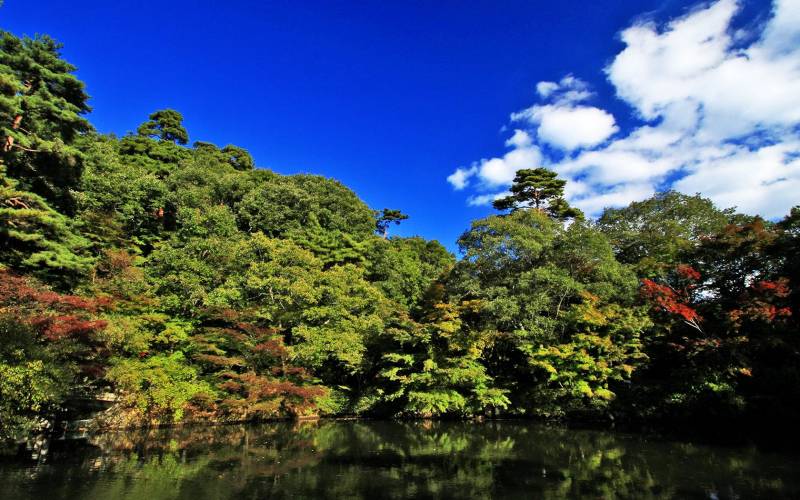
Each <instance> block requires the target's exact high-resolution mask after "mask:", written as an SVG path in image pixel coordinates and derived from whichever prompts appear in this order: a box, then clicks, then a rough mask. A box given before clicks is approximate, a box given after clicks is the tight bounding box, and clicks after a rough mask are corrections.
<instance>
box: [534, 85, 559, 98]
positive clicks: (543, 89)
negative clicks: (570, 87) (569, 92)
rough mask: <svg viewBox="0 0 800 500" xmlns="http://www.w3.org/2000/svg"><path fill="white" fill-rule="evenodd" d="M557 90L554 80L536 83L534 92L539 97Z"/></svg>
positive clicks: (546, 95)
mask: <svg viewBox="0 0 800 500" xmlns="http://www.w3.org/2000/svg"><path fill="white" fill-rule="evenodd" d="M556 90H558V84H557V83H556V82H539V83H537V84H536V93H537V94H539V97H545V98H546V97H548V96H549V95H550V94H552V93H553V92H555V91H556Z"/></svg>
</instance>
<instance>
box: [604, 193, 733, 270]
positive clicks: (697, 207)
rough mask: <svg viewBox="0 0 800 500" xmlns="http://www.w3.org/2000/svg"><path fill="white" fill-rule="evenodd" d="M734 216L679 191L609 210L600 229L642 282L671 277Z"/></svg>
mask: <svg viewBox="0 0 800 500" xmlns="http://www.w3.org/2000/svg"><path fill="white" fill-rule="evenodd" d="M732 216H733V210H732V209H727V210H719V209H717V208H716V207H715V206H714V204H713V203H712V202H711V200H709V199H707V198H703V197H701V196H700V195H694V196H689V195H685V194H682V193H678V192H675V191H666V192H663V193H658V194H656V195H654V196H653V197H652V198H649V199H647V200H643V201H635V202H633V203H631V204H630V205H628V206H627V207H624V208H609V209H606V210H605V211H604V212H603V214H602V215H601V216H600V218H599V219H598V220H597V227H598V229H600V230H601V231H602V232H603V233H604V234H606V235H607V236H608V237H609V239H610V240H611V244H612V245H613V246H614V253H615V254H616V255H617V258H618V259H619V260H620V261H621V262H623V263H625V264H632V265H633V266H634V267H635V268H636V270H637V272H638V273H639V274H640V275H641V276H644V277H649V278H655V277H658V276H660V275H662V274H663V273H666V272H669V270H670V269H672V268H673V267H674V266H675V265H677V264H679V263H680V262H681V260H682V258H683V256H684V255H685V254H686V253H687V252H690V251H691V250H692V249H693V248H695V247H696V246H697V245H698V244H699V243H700V241H701V239H702V238H703V237H705V236H710V235H712V234H715V233H716V232H718V231H720V230H722V229H723V228H724V227H725V226H726V225H727V224H728V223H729V221H730V219H731V217H732Z"/></svg>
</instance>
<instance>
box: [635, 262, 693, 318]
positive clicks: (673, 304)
mask: <svg viewBox="0 0 800 500" xmlns="http://www.w3.org/2000/svg"><path fill="white" fill-rule="evenodd" d="M687 267H688V266H687ZM689 269H691V268H689ZM693 271H694V270H693ZM695 272H696V271H695ZM641 294H642V296H644V297H645V298H646V299H647V300H648V301H650V302H651V303H653V304H654V305H655V306H657V307H658V308H660V309H661V310H663V311H666V312H668V313H670V314H674V315H677V316H680V317H682V318H683V319H684V320H685V321H687V322H690V323H696V322H697V321H699V320H700V319H701V318H700V315H699V314H697V311H695V310H694V309H693V308H691V307H690V306H688V305H687V304H686V303H685V302H684V300H685V296H684V295H685V294H679V293H678V292H676V291H675V290H673V289H672V288H671V287H669V286H667V285H660V284H658V283H656V282H655V281H653V280H649V279H643V280H642V287H641Z"/></svg>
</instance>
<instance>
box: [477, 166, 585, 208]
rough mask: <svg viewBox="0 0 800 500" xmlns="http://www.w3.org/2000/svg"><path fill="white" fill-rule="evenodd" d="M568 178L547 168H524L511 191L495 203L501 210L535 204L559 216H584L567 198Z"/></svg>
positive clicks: (518, 173)
mask: <svg viewBox="0 0 800 500" xmlns="http://www.w3.org/2000/svg"><path fill="white" fill-rule="evenodd" d="M566 183H567V181H565V180H563V179H559V178H558V177H557V174H556V173H555V172H553V171H552V170H548V169H546V168H541V167H540V168H536V169H522V170H518V171H517V173H516V174H515V175H514V182H513V184H512V185H511V194H510V195H509V196H506V197H505V198H500V199H497V200H495V201H494V202H493V203H492V205H493V206H494V208H496V209H497V210H509V209H511V210H512V211H513V210H519V209H521V208H533V209H536V210H542V211H544V212H545V213H547V214H548V215H550V216H551V217H553V218H555V219H558V220H566V219H570V218H579V219H582V218H583V213H582V212H581V211H580V210H578V209H577V208H573V207H570V206H569V203H567V201H566V200H565V199H564V186H565V185H566Z"/></svg>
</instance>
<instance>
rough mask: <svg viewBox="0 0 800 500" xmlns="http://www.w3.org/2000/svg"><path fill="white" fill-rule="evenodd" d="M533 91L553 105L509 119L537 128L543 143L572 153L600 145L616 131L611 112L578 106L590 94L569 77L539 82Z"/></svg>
mask: <svg viewBox="0 0 800 500" xmlns="http://www.w3.org/2000/svg"><path fill="white" fill-rule="evenodd" d="M536 92H537V93H538V94H539V96H540V97H541V98H543V99H549V100H550V101H552V103H551V104H546V105H540V104H537V105H534V106H531V107H530V108H528V109H524V110H522V111H518V112H516V113H512V114H511V120H512V121H518V122H526V123H527V124H528V125H531V126H534V127H536V136H537V137H538V139H539V140H540V141H542V142H545V143H547V144H550V145H551V146H555V147H557V148H560V149H563V150H567V151H571V150H573V149H576V148H579V147H589V146H595V145H597V144H600V143H601V142H603V141H604V140H606V139H607V138H608V137H609V136H611V135H612V134H613V133H615V132H616V131H617V130H618V129H617V126H616V124H615V122H614V117H613V116H612V115H611V114H610V113H608V112H606V111H604V110H602V109H599V108H595V107H592V106H583V105H579V103H580V102H582V101H585V100H587V99H589V98H590V97H592V93H591V92H590V91H589V87H588V85H587V84H586V83H585V82H583V81H582V80H580V79H578V78H575V77H574V76H572V75H568V76H565V77H564V78H562V79H561V81H560V82H558V83H555V82H539V83H538V84H537V85H536Z"/></svg>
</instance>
